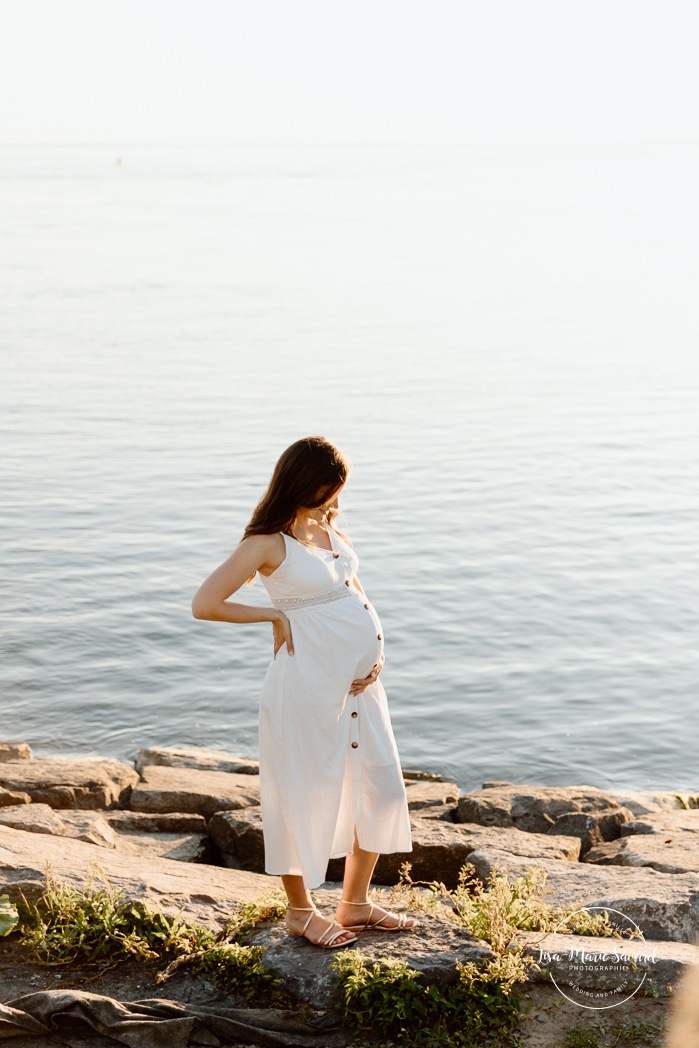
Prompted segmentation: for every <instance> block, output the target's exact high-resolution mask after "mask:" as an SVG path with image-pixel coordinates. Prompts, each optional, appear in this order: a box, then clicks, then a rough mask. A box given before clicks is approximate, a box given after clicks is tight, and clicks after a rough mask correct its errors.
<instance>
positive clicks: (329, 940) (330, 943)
mask: <svg viewBox="0 0 699 1048" xmlns="http://www.w3.org/2000/svg"><path fill="white" fill-rule="evenodd" d="M287 910H306V911H308V910H310V914H309V916H308V920H307V921H306V923H305V924H304V926H303V928H302V929H301V931H300V932H295V931H294V930H293V929H292V928H289V926H288V925H287V931H288V932H289V934H290V935H295V936H297V938H299V939H308V942H310V943H311V945H313V946H321V947H322V948H323V949H324V950H336V949H337V948H338V947H339V946H351V945H352V943H353V942H356V941H357V936H356V935H353V936H352V938H351V939H345V941H344V942H335V940H336V939H339V937H340V936H341V935H344V934H345V933H346V932H348V931H352V929H351V928H343V927H342V925H341V924H340V923H339V922H338V921H331V923H330V927H329V928H326V929H325V931H324V932H323V934H322V935H321V936H320V937H319V938H318V939H316V941H315V942H313V940H312V939H309V938H308V936H307V935H306V929H307V928H308V925H309V924H310V923H311V921H312V920H313V915H314V914H316V913H317V914H318V916H319V917H320V918H322V919H323V920H324V921H327V920H329V918H328V917H323V914H322V913H321V912H320V910H319V909H318V907H317V906H287ZM335 925H337V927H338V928H339V931H336V932H333V928H334V927H335ZM331 933H332V934H331Z"/></svg>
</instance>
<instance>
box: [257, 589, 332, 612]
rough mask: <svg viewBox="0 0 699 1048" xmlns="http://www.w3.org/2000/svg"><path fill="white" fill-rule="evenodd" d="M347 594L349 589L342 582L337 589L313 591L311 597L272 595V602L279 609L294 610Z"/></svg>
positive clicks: (325, 602) (327, 601) (326, 601)
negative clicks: (321, 591)
mask: <svg viewBox="0 0 699 1048" xmlns="http://www.w3.org/2000/svg"><path fill="white" fill-rule="evenodd" d="M349 596H350V590H349V588H348V587H347V586H345V585H344V583H343V585H342V586H338V587H337V589H333V590H325V591H324V592H323V593H315V594H314V595H313V596H311V597H272V604H273V605H274V607H275V608H279V610H280V611H295V610H296V609H297V608H310V607H312V606H313V605H314V604H328V603H329V602H330V601H331V600H342V599H343V597H349Z"/></svg>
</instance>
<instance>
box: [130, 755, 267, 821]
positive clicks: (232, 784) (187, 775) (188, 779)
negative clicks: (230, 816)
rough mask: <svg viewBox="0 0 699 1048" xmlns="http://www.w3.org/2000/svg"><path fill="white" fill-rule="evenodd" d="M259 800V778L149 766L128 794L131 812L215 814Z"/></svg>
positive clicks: (221, 772)
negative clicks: (129, 794)
mask: <svg viewBox="0 0 699 1048" xmlns="http://www.w3.org/2000/svg"><path fill="white" fill-rule="evenodd" d="M259 803H260V787H259V780H258V778H257V777H256V776H253V775H239V774H237V773H235V772H224V771H200V770H197V769H193V768H171V767H167V766H160V765H148V766H146V767H145V768H144V769H143V779H142V781H141V782H140V783H139V784H138V785H137V786H136V788H135V789H134V791H133V793H132V794H131V801H130V806H131V809H132V810H133V811H140V812H151V813H165V812H194V813H196V814H198V815H214V814H215V813H216V812H219V811H233V810H235V809H237V808H246V807H248V806H249V805H251V804H259Z"/></svg>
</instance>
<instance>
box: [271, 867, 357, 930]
mask: <svg viewBox="0 0 699 1048" xmlns="http://www.w3.org/2000/svg"><path fill="white" fill-rule="evenodd" d="M282 884H283V885H284V891H285V892H286V896H287V898H288V900H289V906H290V909H289V910H287V912H286V926H287V928H289V929H291V931H295V932H300V931H301V929H302V928H303V926H304V924H305V923H306V921H307V920H308V918H309V917H310V916H311V914H310V912H309V909H308V908H309V907H311V906H313V900H312V899H311V896H310V893H309V891H308V888H307V887H306V886H305V884H304V883H303V877H301V876H297V875H296V874H284V875H283V876H282ZM297 907H303V908H302V909H297ZM330 924H332V918H331V917H319V916H318V914H314V916H313V918H312V920H311V923H310V924H309V925H308V928H306V933H305V934H306V938H308V939H310V940H311V942H317V940H318V938H319V937H320V936H321V935H322V934H323V932H325V931H326V929H327V928H328V926H329V925H330ZM337 930H338V929H337V928H336V929H335V931H337ZM353 937H354V936H353V933H352V932H347V934H346V935H338V937H337V939H336V940H335V942H336V943H339V942H345V941H346V940H347V939H352V938H353Z"/></svg>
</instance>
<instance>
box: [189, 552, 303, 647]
mask: <svg viewBox="0 0 699 1048" xmlns="http://www.w3.org/2000/svg"><path fill="white" fill-rule="evenodd" d="M278 561H279V546H278V542H277V536H276V535H250V536H249V537H248V538H246V539H243V541H242V542H241V543H240V544H239V545H238V546H237V547H236V549H234V550H233V552H232V553H231V555H230V557H229V558H228V560H225V561H224V562H223V564H220V565H219V567H218V568H216V569H215V571H212V572H211V574H210V575H209V577H208V578H207V579H205V580H204V582H202V584H201V586H200V587H199V589H198V590H197V592H196V593H195V594H194V598H193V600H192V614H193V615H194V618H195V619H208V620H209V621H212V622H271V623H272V625H273V628H274V642H275V643H274V654H275V655H276V653H277V651H278V650H279V648H280V647H281V645H282V644H283V643H284V641H286V645H287V650H288V652H289V654H290V655H293V644H292V639H291V626H290V624H289V620H288V618H287V617H286V615H285V614H284V613H283V612H282V611H279V610H278V609H277V608H271V607H268V608H264V607H253V606H252V605H250V604H239V603H237V602H231V601H229V600H228V599H227V598H228V597H230V596H231V594H233V593H235V592H236V590H239V589H240V587H241V586H242V585H243V583H244V582H245V581H246V580H247V579H249V578H250V576H251V575H254V574H255V572H256V571H257V570H258V569H259V568H263V567H269V568H272V569H273V570H274V568H276V567H278Z"/></svg>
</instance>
